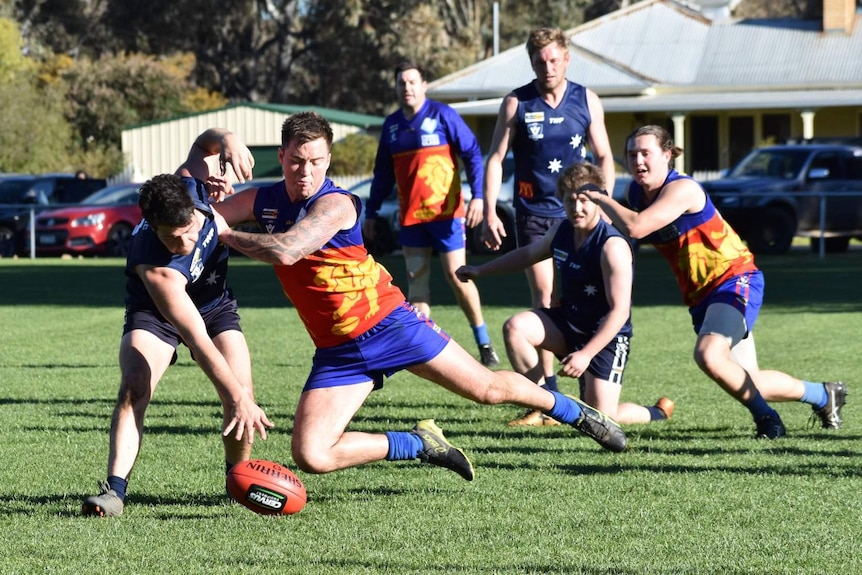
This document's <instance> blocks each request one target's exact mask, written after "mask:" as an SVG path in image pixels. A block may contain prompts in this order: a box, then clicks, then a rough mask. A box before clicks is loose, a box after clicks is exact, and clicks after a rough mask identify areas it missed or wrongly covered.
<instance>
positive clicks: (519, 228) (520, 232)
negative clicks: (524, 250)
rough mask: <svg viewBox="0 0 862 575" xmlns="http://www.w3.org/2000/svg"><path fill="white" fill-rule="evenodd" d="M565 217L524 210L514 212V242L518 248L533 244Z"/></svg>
mask: <svg viewBox="0 0 862 575" xmlns="http://www.w3.org/2000/svg"><path fill="white" fill-rule="evenodd" d="M564 219H566V218H546V217H543V216H534V215H532V214H526V213H524V212H518V213H516V214H515V243H516V245H517V246H518V247H519V248H520V247H523V246H528V245H530V244H534V243H536V242H538V241H539V240H541V239H542V238H543V237H545V233H547V231H548V230H550V229H551V228H552V227H554V225H555V224H556V223H557V222H559V221H561V220H564Z"/></svg>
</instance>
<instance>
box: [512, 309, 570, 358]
mask: <svg viewBox="0 0 862 575" xmlns="http://www.w3.org/2000/svg"><path fill="white" fill-rule="evenodd" d="M546 311H547V313H546ZM550 313H552V311H551V310H532V309H531V310H527V311H522V312H518V313H516V314H515V315H513V316H512V317H510V318H509V319H508V320H507V321H506V327H505V332H506V333H508V332H509V330H512V331H516V332H517V333H518V334H520V336H521V337H523V338H524V339H525V340H526V341H527V342H528V343H529V344H530V345H532V346H533V347H540V348H542V349H546V350H548V351H550V352H551V353H553V354H554V355H556V356H557V357H560V358H562V357H564V356H565V355H566V354H568V353H569V351H570V350H569V349H567V346H566V338H565V336H564V335H563V332H562V331H561V330H560V328H559V326H557V325H556V323H554V320H553V319H552V318H551V317H550V315H549V314H550Z"/></svg>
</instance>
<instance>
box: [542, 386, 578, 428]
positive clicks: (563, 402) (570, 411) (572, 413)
mask: <svg viewBox="0 0 862 575" xmlns="http://www.w3.org/2000/svg"><path fill="white" fill-rule="evenodd" d="M551 395H553V396H554V407H552V408H551V409H550V410H549V411H546V412H545V414H546V415H550V416H551V417H553V418H554V419H556V420H557V421H561V422H563V423H568V424H569V425H571V424H573V423H574V422H575V421H577V420H578V418H579V417H580V416H581V406H579V405H578V404H577V403H575V402H574V401H573V400H572V399H570V398H568V397H566V396H565V395H563V394H562V393H560V392H559V391H552V392H551Z"/></svg>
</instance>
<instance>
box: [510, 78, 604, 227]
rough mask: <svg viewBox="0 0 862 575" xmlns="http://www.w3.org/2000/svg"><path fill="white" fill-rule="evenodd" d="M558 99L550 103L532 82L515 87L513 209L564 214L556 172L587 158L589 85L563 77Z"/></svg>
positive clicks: (556, 215) (555, 215)
mask: <svg viewBox="0 0 862 575" xmlns="http://www.w3.org/2000/svg"><path fill="white" fill-rule="evenodd" d="M566 82H567V84H566V94H565V96H563V100H562V102H560V104H559V105H558V106H557V107H556V108H552V107H551V106H549V105H548V103H547V102H545V101H544V100H543V99H542V97H541V95H540V94H539V91H538V90H537V89H536V86H535V84H534V83H533V82H530V83H529V84H527V85H526V86H521V87H520V88H518V89H517V90H515V91H514V92H513V94H515V96H516V97H517V98H518V116H517V126H516V128H515V137H514V139H513V141H512V152H513V155H514V157H515V202H514V204H515V209H516V210H517V211H519V212H523V213H527V214H531V215H534V216H540V217H544V218H564V217H566V212H565V210H564V209H563V203H562V202H561V201H560V200H559V199H558V198H557V178H558V177H559V175H560V172H561V171H562V170H563V169H564V168H566V167H567V166H569V165H571V164H574V163H575V162H582V161H584V158H586V155H587V151H586V148H585V143H586V139H587V133H588V130H589V128H590V121H591V119H590V109H589V105H588V104H587V89H586V88H584V87H583V86H581V85H580V84H575V83H574V82H569V81H568V80H567V81H566Z"/></svg>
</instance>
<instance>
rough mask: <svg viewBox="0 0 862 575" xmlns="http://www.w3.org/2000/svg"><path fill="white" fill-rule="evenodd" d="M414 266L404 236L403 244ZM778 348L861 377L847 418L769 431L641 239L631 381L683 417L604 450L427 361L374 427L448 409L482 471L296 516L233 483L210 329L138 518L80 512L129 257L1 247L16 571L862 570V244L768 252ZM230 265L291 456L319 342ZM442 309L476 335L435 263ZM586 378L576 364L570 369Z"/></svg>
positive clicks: (399, 477)
mask: <svg viewBox="0 0 862 575" xmlns="http://www.w3.org/2000/svg"><path fill="white" fill-rule="evenodd" d="M383 261H384V263H385V264H386V265H387V267H388V268H389V269H390V271H391V272H392V273H393V275H394V276H395V278H396V283H398V282H400V283H402V284H403V262H402V261H401V260H400V258H397V257H392V258H383ZM758 264H759V265H760V266H761V268H763V269H764V271H765V273H766V282H767V288H766V305H765V306H764V308H763V311H762V313H761V318H760V321H759V323H758V325H757V327H756V333H757V337H758V346H759V349H758V351H759V357H760V363H761V366H762V367H763V368H778V369H782V370H784V371H787V372H789V373H792V374H794V375H797V376H799V377H803V378H811V379H817V380H820V379H843V380H845V381H848V382H849V385H850V392H851V395H850V399H849V403H848V407H847V408H846V409H845V412H844V418H845V426H844V427H843V428H842V429H841V430H838V431H835V432H827V431H825V430H822V429H820V428H819V427H817V426H815V427H809V425H808V418H809V415H810V414H811V409H810V408H809V407H808V406H805V405H802V404H797V403H787V404H783V405H777V408H778V410H779V412H780V413H781V414H782V417H783V418H784V421H785V424H786V425H787V427H788V432H789V437H787V438H784V439H782V440H778V441H773V442H768V441H755V440H753V439H752V435H753V431H754V429H753V425H752V423H751V419H750V416H749V415H748V413H747V412H746V411H745V410H744V409H743V408H742V407H740V406H739V405H738V404H736V403H735V402H734V401H732V400H731V399H730V398H729V397H728V396H727V395H725V394H724V393H722V392H721V391H720V390H719V389H718V387H717V386H716V385H715V384H713V383H712V382H710V381H709V380H707V379H706V378H705V376H703V375H702V374H701V373H700V372H699V371H698V370H697V368H696V367H695V366H694V363H693V361H692V360H691V347H692V344H693V342H694V335H693V333H692V331H691V328H690V325H689V319H688V314H687V313H686V311H685V309H684V307H683V306H682V305H681V303H680V302H679V295H678V293H677V291H676V287H675V285H674V283H673V280H672V278H671V277H670V273H669V271H668V270H667V269H666V264H665V263H664V262H663V261H660V260H659V258H658V256H657V255H656V254H655V253H654V252H652V251H649V250H642V251H641V252H640V253H639V254H638V257H637V271H636V286H635V309H634V325H635V337H634V338H633V342H632V343H633V349H632V357H631V363H630V364H629V368H628V370H627V375H626V382H625V387H624V391H623V398H624V399H626V400H631V401H636V402H639V403H644V404H652V403H653V402H654V401H655V400H656V399H657V398H658V397H659V396H661V395H667V396H670V397H672V398H673V399H674V400H675V401H676V404H677V409H676V411H675V413H674V417H673V419H672V420H670V421H667V422H662V423H657V424H651V425H639V426H637V425H632V426H627V428H626V430H627V432H628V434H629V445H630V450H629V451H628V452H626V453H623V454H611V453H606V452H603V451H602V450H601V449H600V448H599V447H598V446H597V445H596V444H595V443H594V442H592V441H591V440H589V439H587V438H585V437H582V436H579V435H577V434H576V433H574V432H572V430H569V429H568V428H563V427H551V428H541V429H515V428H508V427H506V425H505V422H506V421H507V420H508V419H510V418H511V417H512V416H513V415H515V414H517V413H518V412H519V409H518V408H515V407H507V406H499V407H489V406H479V405H474V404H472V403H470V402H468V401H466V400H463V399H461V398H459V397H456V396H454V395H452V394H450V393H448V392H445V391H443V390H441V389H439V388H437V387H436V386H434V385H433V384H430V383H428V382H426V381H423V380H420V379H418V378H416V377H414V376H412V375H410V374H408V373H401V374H398V375H397V376H395V377H393V378H392V379H390V380H388V382H387V384H386V386H385V387H384V388H383V390H381V391H379V392H376V393H374V394H372V396H371V397H370V399H369V401H368V402H367V403H366V405H365V406H364V407H363V408H362V409H361V410H360V412H359V413H358V415H357V417H356V419H355V421H354V423H353V424H352V426H351V429H357V430H364V431H382V430H386V429H408V428H409V427H411V426H412V425H413V424H414V423H415V421H416V420H417V419H421V418H426V417H434V418H436V420H437V422H438V423H439V424H440V425H441V426H442V427H443V429H444V431H445V432H446V434H447V436H448V437H449V438H450V439H451V440H452V441H453V443H455V444H456V445H458V446H460V447H462V448H463V449H465V451H466V452H467V453H468V454H469V455H470V457H471V459H472V461H473V463H474V465H475V466H476V470H477V477H476V480H475V481H474V482H472V483H466V482H464V481H463V480H461V479H460V478H459V477H458V476H457V475H455V474H454V473H451V472H448V471H446V470H443V469H439V468H433V467H424V466H421V465H419V464H418V463H415V462H399V463H390V462H380V463H374V464H369V465H366V466H362V467H360V468H355V469H348V470H343V471H339V472H336V473H332V474H328V475H323V476H313V475H308V474H303V473H301V472H299V475H300V476H301V477H302V479H303V481H304V482H305V483H306V486H307V487H308V491H309V502H308V505H307V506H306V508H305V509H304V510H303V511H302V512H301V513H299V514H298V515H295V516H292V517H281V518H273V517H262V516H257V515H255V514H253V513H251V512H250V511H248V510H246V509H245V508H243V507H241V506H238V505H236V504H230V503H228V501H227V499H226V497H225V493H224V476H223V453H222V448H221V441H220V440H219V437H218V427H219V423H220V407H219V405H218V403H217V400H216V397H215V393H214V391H213V389H212V386H211V385H210V384H209V383H208V381H207V380H206V378H205V377H204V375H203V374H202V372H201V371H200V370H199V369H198V368H197V366H196V365H194V363H193V362H192V361H191V360H190V359H189V357H188V353H187V351H185V350H183V351H182V352H181V353H180V360H179V362H178V363H177V365H175V366H173V367H172V368H171V369H170V370H169V371H168V373H167V375H166V376H165V378H164V379H163V381H162V384H161V386H160V387H159V389H158V390H157V392H156V395H155V399H154V401H153V404H152V406H151V407H150V409H149V411H148V413H147V420H146V435H145V438H144V445H143V449H142V452H141V455H140V457H139V460H138V463H137V466H136V467H135V471H134V474H133V476H132V481H131V483H130V488H129V499H128V504H127V507H126V512H125V514H124V515H123V516H122V517H121V518H117V519H112V520H97V519H93V518H82V517H80V516H79V515H78V513H79V508H80V502H81V499H82V498H83V497H84V496H85V495H89V494H91V493H92V492H93V489H94V487H95V482H96V481H97V480H100V479H103V475H104V468H105V460H106V457H107V443H108V436H107V432H108V427H109V425H110V416H111V410H112V407H113V401H114V397H115V395H116V389H117V384H118V378H119V374H118V369H117V365H116V361H117V359H116V355H117V343H118V340H119V335H120V329H121V324H122V286H123V275H122V263H121V262H119V261H118V260H72V261H61V260H36V261H29V260H18V261H9V260H0V323H2V325H3V329H2V330H1V331H0V389H2V390H3V391H2V394H0V445H2V449H0V461H2V465H0V528H2V530H3V533H4V537H5V541H4V542H3V544H2V546H0V559H2V561H0V573H2V574H7V573H10V574H11V573H21V574H25V573H26V574H29V573H70V574H71V573H75V574H82V573H86V574H90V573H93V574H100V573H105V574H113V573H119V572H126V573H167V574H174V573H176V574H189V573H255V574H259V573H324V574H328V573H333V574H334V573H398V574H401V573H500V574H520V573H576V574H577V573H581V574H587V575H599V574H617V573H619V574H640V573H663V574H671V573H674V574H675V573H716V574H719V573H721V574H736V573H752V574H755V573H756V574H773V573H774V574H783V573H855V572H862V559H860V556H859V555H858V553H857V548H858V544H859V542H860V539H859V538H860V535H859V534H860V532H862V530H860V527H862V525H860V523H862V520H860V516H862V513H860V511H862V503H860V498H859V496H858V493H859V492H860V490H862V478H860V466H859V461H860V459H859V456H860V452H862V444H860V434H862V423H860V422H859V420H858V417H857V416H856V414H857V413H858V410H856V409H855V407H854V403H855V402H854V399H855V391H854V390H855V387H854V384H855V375H856V371H857V370H858V368H859V364H860V359H859V358H860V351H862V346H860V344H859V341H858V338H857V337H856V336H855V335H854V334H858V326H859V325H860V320H862V297H860V296H859V292H858V286H859V280H860V275H862V272H860V270H862V254H860V253H859V252H858V251H855V250H854V251H852V252H851V253H848V254H841V255H830V256H828V257H827V258H826V259H825V260H819V259H817V258H816V256H815V255H814V254H810V253H807V252H804V251H795V252H793V253H791V254H789V255H785V256H780V257H774V258H758ZM231 265H232V272H231V273H232V279H233V281H232V282H231V283H232V284H233V286H234V289H235V291H236V293H237V295H238V297H239V300H240V311H241V314H242V317H243V327H244V330H245V332H246V335H247V337H248V340H249V346H250V348H251V351H252V357H253V365H254V374H255V385H256V389H257V396H258V400H259V402H260V403H261V405H263V406H264V407H265V408H266V409H267V413H268V414H269V415H270V417H271V418H272V419H273V420H274V421H275V423H276V425H277V427H276V429H274V430H273V431H272V433H271V435H270V438H269V440H268V441H266V442H258V443H256V444H255V452H254V456H255V457H260V458H266V459H273V460H276V461H280V462H282V463H284V464H286V465H288V466H290V467H294V466H293V464H292V461H291V460H290V455H289V454H290V447H289V442H290V431H291V426H292V412H293V407H294V405H295V403H296V400H297V397H298V395H299V392H300V389H301V387H302V383H303V381H304V379H305V375H306V373H307V371H308V368H309V361H310V356H311V353H312V351H313V350H312V346H311V343H310V340H309V338H308V336H307V335H306V334H305V332H304V330H303V328H302V326H301V324H300V323H299V321H298V319H297V318H296V314H295V312H294V310H293V309H291V308H290V307H289V306H288V305H287V303H286V300H285V299H284V297H283V296H282V294H281V291H280V289H279V287H278V285H277V283H276V281H275V279H274V277H273V275H272V272H271V269H270V268H268V267H267V266H265V265H262V264H257V263H254V262H250V261H248V260H244V259H236V260H235V261H234V262H233V263H232V264H231ZM433 273H434V274H435V275H434V278H435V279H434V284H433V290H434V294H435V299H436V304H435V307H434V308H433V314H434V316H435V319H436V320H437V321H438V322H439V323H440V324H441V325H442V326H443V327H444V328H445V329H447V331H449V332H450V333H451V334H452V335H453V336H454V337H455V339H457V340H458V341H460V342H462V343H463V344H464V345H465V347H466V348H467V349H469V350H471V351H472V350H473V347H474V346H473V345H472V337H471V334H470V330H469V327H468V326H467V325H466V322H465V321H464V319H463V316H462V315H461V313H460V311H459V310H458V309H457V308H456V307H455V306H454V300H453V299H452V297H451V295H450V294H449V291H448V289H447V288H446V286H445V285H443V284H442V278H441V277H440V273H439V268H435V269H434V272H433ZM480 289H481V291H482V296H483V303H484V311H485V316H486V320H487V323H488V324H489V326H490V328H491V331H492V333H493V334H494V335H495V341H496V343H497V346H498V348H499V349H500V351H502V347H503V346H502V341H501V336H500V335H499V333H500V332H499V326H500V325H501V324H502V322H503V321H504V320H505V319H506V318H507V317H509V316H510V315H511V314H512V313H514V312H516V311H519V310H521V309H523V308H525V307H526V306H527V305H528V302H529V296H528V294H527V291H526V282H525V281H524V279H523V276H521V275H515V276H509V277H502V278H493V279H491V280H489V281H481V282H480ZM561 385H562V386H563V387H564V390H566V391H569V392H574V391H575V389H576V386H575V382H573V381H571V380H562V381H561Z"/></svg>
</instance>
